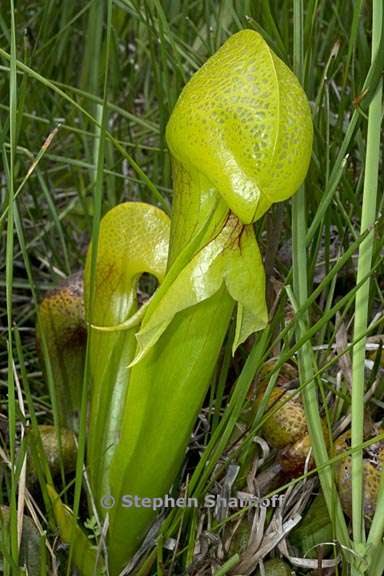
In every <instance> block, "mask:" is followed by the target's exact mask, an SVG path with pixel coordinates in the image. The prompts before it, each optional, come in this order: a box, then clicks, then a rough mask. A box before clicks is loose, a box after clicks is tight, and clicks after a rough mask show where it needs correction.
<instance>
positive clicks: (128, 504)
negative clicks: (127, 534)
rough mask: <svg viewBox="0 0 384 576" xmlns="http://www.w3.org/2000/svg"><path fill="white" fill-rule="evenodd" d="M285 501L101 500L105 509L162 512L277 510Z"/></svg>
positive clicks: (107, 497)
mask: <svg viewBox="0 0 384 576" xmlns="http://www.w3.org/2000/svg"><path fill="white" fill-rule="evenodd" d="M283 500H284V496H283V495H280V496H277V495H274V496H271V497H270V498H258V497H257V496H250V495H241V496H239V495H238V496H236V497H235V496H231V497H229V498H224V497H223V496H219V495H215V494H207V495H206V496H205V498H204V499H203V500H202V501H199V500H198V498H172V497H171V496H169V495H168V494H166V495H165V496H163V497H162V498H160V497H156V498H148V497H144V496H137V495H133V494H123V496H121V498H120V500H119V501H118V502H116V499H115V498H114V496H112V495H111V494H106V495H105V496H103V497H102V498H101V505H102V507H103V508H105V509H111V508H113V507H114V506H115V505H116V504H118V505H120V506H121V507H122V508H151V509H152V510H160V509H162V508H199V506H202V507H203V508H216V507H217V506H223V507H225V508H246V507H254V508H257V507H263V508H269V507H272V508H276V507H278V506H281V505H282V503H283Z"/></svg>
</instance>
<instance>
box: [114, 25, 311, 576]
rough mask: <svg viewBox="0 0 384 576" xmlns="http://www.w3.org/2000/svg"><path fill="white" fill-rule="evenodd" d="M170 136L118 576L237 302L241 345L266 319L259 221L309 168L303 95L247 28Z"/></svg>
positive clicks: (184, 433) (118, 459)
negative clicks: (164, 224)
mask: <svg viewBox="0 0 384 576" xmlns="http://www.w3.org/2000/svg"><path fill="white" fill-rule="evenodd" d="M167 142H168V145H169V148H170V152H171V154H172V157H173V171H174V188H175V201H174V207H173V214H172V222H171V240H170V249H169V260H168V268H167V273H166V275H165V277H164V280H163V282H162V284H161V286H160V287H159V289H158V291H157V292H156V294H155V295H154V297H153V299H152V301H151V303H150V304H149V305H148V308H147V309H146V312H145V315H144V317H143V320H142V323H141V326H140V329H139V331H138V332H137V333H136V339H137V342H138V346H137V350H136V355H135V359H134V360H133V362H132V363H131V368H130V376H129V385H128V388H127V393H126V396H125V401H124V404H123V407H122V411H121V417H120V424H121V425H120V430H119V443H118V445H117V447H116V450H115V452H114V455H113V458H112V461H111V465H110V469H109V472H108V479H107V482H106V485H108V488H109V490H110V494H111V495H112V496H113V498H114V502H115V504H114V506H113V507H112V508H111V509H110V510H108V514H109V535H108V544H109V546H108V552H109V562H110V572H111V574H112V576H114V575H115V574H118V573H119V571H120V570H121V569H122V568H123V567H124V565H125V563H126V562H127V561H128V560H129V559H130V558H131V557H132V555H133V554H134V552H135V551H136V550H137V549H138V547H139V546H140V543H141V542H142V540H143V537H144V535H145V533H146V531H147V530H148V529H149V527H150V526H151V523H152V522H153V520H154V518H155V512H154V511H153V510H151V509H150V508H144V507H139V506H135V505H134V504H133V505H132V506H129V507H126V506H125V505H124V500H123V498H124V496H130V497H133V498H134V497H135V496H137V497H139V498H150V499H153V498H161V497H164V496H165V494H167V493H168V492H169V490H170V489H171V486H172V484H173V483H174V482H175V479H176V475H177V472H178V470H179V468H180V466H181V463H182V460H183V458H184V455H185V451H186V448H187V445H188V441H189V438H190V435H191V432H192V430H193V426H194V424H195V421H196V417H197V415H198V412H199V410H200V409H201V405H202V402H203V400H204V396H205V394H206V392H207V389H208V386H209V383H210V381H211V378H212V373H213V371H214V367H215V364H216V362H217V359H218V356H219V354H220V349H221V346H222V343H223V340H224V338H225V334H226V331H227V329H228V325H229V322H230V318H231V315H232V312H233V311H234V308H235V305H236V331H235V343H234V349H235V348H236V346H238V345H239V344H240V343H241V342H242V341H244V340H245V338H246V337H247V336H248V335H249V334H251V333H252V332H255V331H256V330H258V329H261V328H262V327H263V326H265V324H266V321H267V313H266V307H265V299H264V270H263V266H262V260H261V257H260V253H259V250H258V247H257V244H256V240H255V236H254V231H253V227H252V223H253V222H254V221H256V220H257V219H258V218H260V217H261V216H262V215H263V214H264V213H265V211H266V210H267V209H268V208H269V206H270V205H271V204H272V203H273V202H277V201H281V200H284V199H286V198H288V197H289V196H291V195H292V194H293V193H294V192H295V191H296V189H297V188H298V187H299V185H300V184H301V182H302V181H303V179H304V176H305V174H306V171H307V168H308V163H309V158H310V153H311V144H312V124H311V117H310V111H309V106H308V102H307V100H306V97H305V94H304V92H303V90H302V88H301V87H300V84H299V82H298V81H297V79H296V78H295V76H294V75H293V73H292V72H291V71H290V70H289V69H288V68H287V67H286V65H285V64H284V63H283V62H281V61H280V60H279V59H278V58H277V57H276V56H275V55H274V54H273V52H272V51H271V50H270V48H269V47H268V45H267V44H266V43H265V41H264V40H263V38H262V37H261V36H260V35H259V34H257V33H256V32H254V31H250V30H245V31H242V32H239V33H238V34H235V35H234V36H232V37H231V38H230V39H229V40H228V41H227V42H226V43H225V44H224V45H223V46H222V48H221V49H220V50H219V51H218V52H217V53H216V54H215V55H214V56H212V57H211V58H210V59H209V60H208V61H207V62H206V64H205V65H204V66H203V67H202V68H201V69H200V70H199V71H198V72H197V73H196V74H195V75H194V76H193V78H192V79H191V80H190V82H189V83H188V84H187V85H186V87H185V88H184V90H183V92H182V94H181V95H180V98H179V100H178V102H177V104H176V107H175V110H174V112H173V113H172V116H171V118H170V121H169V124H168V127H167ZM129 501H130V500H129ZM125 503H126V502H125ZM104 513H106V511H105V510H104Z"/></svg>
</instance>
